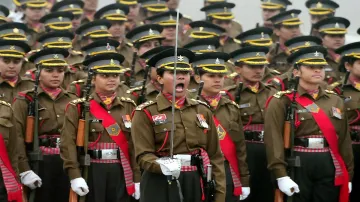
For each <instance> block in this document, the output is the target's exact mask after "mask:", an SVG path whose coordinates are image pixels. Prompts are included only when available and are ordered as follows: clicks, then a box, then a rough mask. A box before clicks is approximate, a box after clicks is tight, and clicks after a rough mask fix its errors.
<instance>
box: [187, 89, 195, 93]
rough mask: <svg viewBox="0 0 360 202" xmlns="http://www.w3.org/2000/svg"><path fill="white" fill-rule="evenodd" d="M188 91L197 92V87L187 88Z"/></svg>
mask: <svg viewBox="0 0 360 202" xmlns="http://www.w3.org/2000/svg"><path fill="white" fill-rule="evenodd" d="M187 91H188V92H189V93H195V92H197V89H196V88H193V89H187Z"/></svg>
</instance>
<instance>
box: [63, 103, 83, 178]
mask: <svg viewBox="0 0 360 202" xmlns="http://www.w3.org/2000/svg"><path fill="white" fill-rule="evenodd" d="M78 121H79V115H78V111H77V106H76V105H73V104H68V106H67V109H66V111H65V120H64V125H63V128H62V130H61V140H60V141H61V144H60V156H61V158H62V160H63V161H64V169H65V171H67V173H68V175H69V177H70V179H71V180H72V179H75V178H79V177H81V173H80V168H79V162H78V159H77V150H76V134H77V127H78Z"/></svg>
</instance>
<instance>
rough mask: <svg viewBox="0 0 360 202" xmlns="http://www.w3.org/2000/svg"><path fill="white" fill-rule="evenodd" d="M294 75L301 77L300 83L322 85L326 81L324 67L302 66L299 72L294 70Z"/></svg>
mask: <svg viewBox="0 0 360 202" xmlns="http://www.w3.org/2000/svg"><path fill="white" fill-rule="evenodd" d="M293 74H294V76H299V77H300V83H301V82H304V83H307V84H312V85H314V84H320V83H322V82H323V80H324V79H325V69H324V66H307V65H300V68H299V70H297V69H294V71H293Z"/></svg>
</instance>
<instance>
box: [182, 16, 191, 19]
mask: <svg viewBox="0 0 360 202" xmlns="http://www.w3.org/2000/svg"><path fill="white" fill-rule="evenodd" d="M183 17H184V18H187V19H189V20H191V16H189V15H183Z"/></svg>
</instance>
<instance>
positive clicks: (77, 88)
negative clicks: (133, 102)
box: [67, 79, 129, 98]
mask: <svg viewBox="0 0 360 202" xmlns="http://www.w3.org/2000/svg"><path fill="white" fill-rule="evenodd" d="M85 85H86V80H84V79H81V80H78V81H73V82H72V83H71V84H70V85H69V86H68V89H67V91H68V92H71V93H73V94H75V95H76V96H78V97H80V98H81V97H84V91H83V90H84V87H85ZM94 89H95V87H94V86H92V87H91V90H90V94H92V93H93V92H94ZM128 89H129V87H127V86H126V85H124V84H122V83H120V85H119V87H118V88H117V90H116V93H117V95H118V96H119V97H128V96H127V95H126V92H127V90H128Z"/></svg>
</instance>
